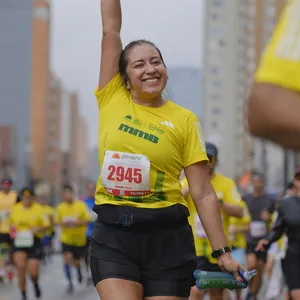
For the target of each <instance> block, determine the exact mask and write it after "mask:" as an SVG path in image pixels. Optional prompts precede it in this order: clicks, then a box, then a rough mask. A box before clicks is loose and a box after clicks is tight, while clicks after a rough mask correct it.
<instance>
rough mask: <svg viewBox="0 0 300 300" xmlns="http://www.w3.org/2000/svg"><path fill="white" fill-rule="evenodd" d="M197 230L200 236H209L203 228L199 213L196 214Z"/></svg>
mask: <svg viewBox="0 0 300 300" xmlns="http://www.w3.org/2000/svg"><path fill="white" fill-rule="evenodd" d="M195 232H196V235H197V237H199V238H207V235H206V232H205V230H204V228H203V225H202V223H201V220H200V218H199V216H198V215H196V216H195Z"/></svg>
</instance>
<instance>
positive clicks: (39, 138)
mask: <svg viewBox="0 0 300 300" xmlns="http://www.w3.org/2000/svg"><path fill="white" fill-rule="evenodd" d="M49 16H50V8H49V4H48V2H47V1H45V0H34V1H33V21H32V34H33V35H32V68H31V105H30V107H31V110H30V121H31V126H30V150H31V151H30V166H31V176H32V178H33V179H34V180H45V179H46V178H44V177H45V168H46V161H47V157H46V156H47V141H46V138H47V134H46V130H47V126H46V125H47V124H46V122H47V116H46V112H47V97H48V95H49V82H50V72H49V41H50V20H49Z"/></svg>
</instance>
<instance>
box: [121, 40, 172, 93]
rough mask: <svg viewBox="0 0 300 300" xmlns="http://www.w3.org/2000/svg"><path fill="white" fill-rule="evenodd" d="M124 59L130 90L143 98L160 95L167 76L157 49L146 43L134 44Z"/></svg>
mask: <svg viewBox="0 0 300 300" xmlns="http://www.w3.org/2000/svg"><path fill="white" fill-rule="evenodd" d="M126 59H127V69H126V71H127V75H128V79H129V82H128V83H127V87H128V88H129V89H130V91H131V92H132V93H133V94H136V95H138V96H141V97H145V98H155V97H158V96H160V95H161V93H162V91H163V90H164V88H165V87H166V85H167V80H168V76H167V69H166V67H165V65H164V63H163V61H162V60H161V58H160V56H159V53H158V51H157V50H156V49H155V48H154V47H153V46H151V45H148V44H142V45H136V46H134V47H133V48H132V49H130V50H129V52H128V54H127V57H126ZM128 84H129V86H128Z"/></svg>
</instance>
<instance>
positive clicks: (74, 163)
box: [61, 91, 89, 193]
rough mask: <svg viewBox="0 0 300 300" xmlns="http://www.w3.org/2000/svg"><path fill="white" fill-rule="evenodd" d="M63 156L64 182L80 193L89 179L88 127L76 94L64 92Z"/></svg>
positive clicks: (62, 115) (62, 113)
mask: <svg viewBox="0 0 300 300" xmlns="http://www.w3.org/2000/svg"><path fill="white" fill-rule="evenodd" d="M61 155H62V162H61V164H62V182H63V184H72V185H73V187H74V188H75V189H76V192H77V193H79V192H80V191H82V190H83V188H84V186H85V180H86V179H87V177H88V171H89V170H88V165H89V159H88V135H87V125H86V122H85V120H84V118H83V117H82V116H81V114H80V111H79V98H78V94H77V93H75V92H67V91H63V92H62V96H61Z"/></svg>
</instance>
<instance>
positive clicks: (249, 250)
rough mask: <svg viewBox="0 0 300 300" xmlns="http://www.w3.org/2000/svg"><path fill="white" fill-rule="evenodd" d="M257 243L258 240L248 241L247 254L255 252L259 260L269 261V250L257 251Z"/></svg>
mask: <svg viewBox="0 0 300 300" xmlns="http://www.w3.org/2000/svg"><path fill="white" fill-rule="evenodd" d="M256 245H257V243H256V242H251V243H249V242H248V243H247V248H246V254H247V255H249V254H255V256H256V258H257V260H260V261H263V262H266V261H267V257H268V253H267V251H255V247H256Z"/></svg>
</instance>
